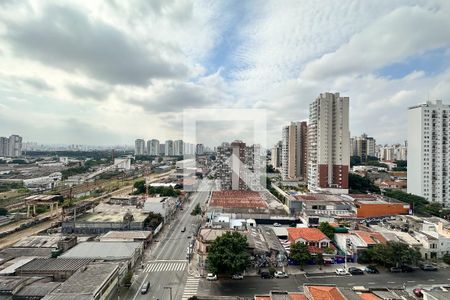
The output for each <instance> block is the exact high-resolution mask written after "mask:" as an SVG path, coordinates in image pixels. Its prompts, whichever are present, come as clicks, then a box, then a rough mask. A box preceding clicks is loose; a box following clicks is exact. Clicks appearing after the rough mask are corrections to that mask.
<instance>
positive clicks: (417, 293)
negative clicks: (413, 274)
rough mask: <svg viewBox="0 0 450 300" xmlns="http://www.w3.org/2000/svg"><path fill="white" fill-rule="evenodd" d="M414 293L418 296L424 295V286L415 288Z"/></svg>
mask: <svg viewBox="0 0 450 300" xmlns="http://www.w3.org/2000/svg"><path fill="white" fill-rule="evenodd" d="M413 293H414V295H415V296H416V297H423V293H422V288H415V289H413Z"/></svg>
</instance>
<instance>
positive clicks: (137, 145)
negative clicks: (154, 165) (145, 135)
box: [134, 139, 145, 155]
mask: <svg viewBox="0 0 450 300" xmlns="http://www.w3.org/2000/svg"><path fill="white" fill-rule="evenodd" d="M144 154H145V141H144V140H143V139H137V140H135V141H134V155H144Z"/></svg>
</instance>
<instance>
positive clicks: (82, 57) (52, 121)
mask: <svg viewBox="0 0 450 300" xmlns="http://www.w3.org/2000/svg"><path fill="white" fill-rule="evenodd" d="M449 16H450V2H449V1H446V0H441V1H439V0H423V1H420V0H416V1H408V0H384V1H351V0H335V1H331V0H330V1H328V0H323V1H301V0H295V1H289V0H286V1H281V2H280V1H256V0H255V1H240V0H223V1H216V0H211V1H203V0H192V1H190V0H181V1H172V0H152V1H147V0H129V1H120V0H109V1H108V0H105V1H95V0H89V1H79V0H78V1H66V0H60V1H45V0H40V1H27V0H24V1H13V0H3V1H0V136H8V135H10V134H19V135H21V136H23V139H24V141H34V142H39V143H46V144H89V145H113V144H133V142H134V139H136V138H144V139H152V138H157V139H160V140H162V141H164V140H166V139H179V138H182V137H183V118H184V115H183V113H186V112H187V111H189V112H192V110H196V109H199V110H201V109H211V108H213V109H216V110H219V111H220V112H219V113H217V119H216V120H213V121H211V120H209V121H202V120H201V114H199V119H198V121H199V122H198V124H201V126H197V130H198V136H199V137H200V139H201V140H197V142H203V143H205V144H207V145H215V144H218V143H220V142H221V141H230V140H233V139H243V140H246V139H249V136H251V135H252V133H251V132H252V125H253V123H252V122H249V121H248V120H244V121H242V122H241V123H240V122H238V121H227V119H226V118H224V117H223V116H227V115H229V114H232V110H229V109H247V110H248V113H247V115H249V116H253V114H252V110H257V111H261V110H264V111H265V112H266V119H267V126H266V129H264V130H267V145H269V146H270V145H272V144H274V143H275V142H276V141H277V140H279V139H280V138H281V127H282V126H283V125H286V124H288V123H289V122H291V121H302V120H307V118H308V109H309V104H310V103H311V102H312V101H313V100H314V99H315V98H316V97H317V96H318V95H319V94H320V93H323V92H340V93H341V95H343V96H348V97H350V131H351V135H352V136H356V135H360V134H362V133H367V134H368V135H370V136H373V137H374V138H375V139H376V140H377V142H378V143H383V144H385V143H397V142H403V141H404V140H405V139H406V135H407V108H408V107H409V106H412V105H416V104H419V103H424V102H425V101H427V100H428V99H430V100H434V99H441V100H443V101H444V103H450V18H449ZM255 116H257V114H255ZM255 118H257V117H255Z"/></svg>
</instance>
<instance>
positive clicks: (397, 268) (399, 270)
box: [389, 267, 402, 273]
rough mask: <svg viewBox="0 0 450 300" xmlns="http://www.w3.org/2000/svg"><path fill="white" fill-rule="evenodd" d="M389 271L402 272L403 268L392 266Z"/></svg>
mask: <svg viewBox="0 0 450 300" xmlns="http://www.w3.org/2000/svg"><path fill="white" fill-rule="evenodd" d="M389 271H390V272H391V273H401V272H402V268H400V267H392V268H390V269H389Z"/></svg>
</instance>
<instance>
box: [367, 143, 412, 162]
mask: <svg viewBox="0 0 450 300" xmlns="http://www.w3.org/2000/svg"><path fill="white" fill-rule="evenodd" d="M376 148H377V149H376V154H375V156H376V157H378V159H379V160H381V161H394V160H407V158H408V151H407V147H406V145H402V144H395V145H385V146H377V147H376Z"/></svg>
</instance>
